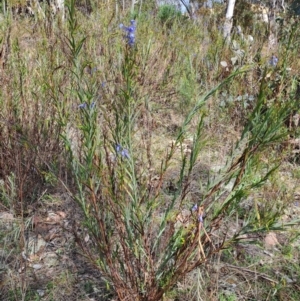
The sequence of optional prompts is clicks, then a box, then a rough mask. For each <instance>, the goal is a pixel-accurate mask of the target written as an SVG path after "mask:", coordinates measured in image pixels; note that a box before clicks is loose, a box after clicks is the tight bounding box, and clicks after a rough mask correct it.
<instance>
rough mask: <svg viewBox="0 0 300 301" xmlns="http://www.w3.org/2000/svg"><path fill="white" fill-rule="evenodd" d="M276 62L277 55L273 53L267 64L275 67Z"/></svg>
mask: <svg viewBox="0 0 300 301" xmlns="http://www.w3.org/2000/svg"><path fill="white" fill-rule="evenodd" d="M277 64H278V57H276V56H275V55H274V54H273V55H272V57H271V59H270V60H269V65H270V66H272V67H276V65H277Z"/></svg>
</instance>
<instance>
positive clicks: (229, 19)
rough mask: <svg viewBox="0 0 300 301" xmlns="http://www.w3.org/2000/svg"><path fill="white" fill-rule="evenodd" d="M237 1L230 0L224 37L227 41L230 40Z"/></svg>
mask: <svg viewBox="0 0 300 301" xmlns="http://www.w3.org/2000/svg"><path fill="white" fill-rule="evenodd" d="M235 1H236V0H228V4H227V11H226V16H225V22H224V29H223V36H224V38H225V39H230V33H231V28H232V24H233V12H234V6H235Z"/></svg>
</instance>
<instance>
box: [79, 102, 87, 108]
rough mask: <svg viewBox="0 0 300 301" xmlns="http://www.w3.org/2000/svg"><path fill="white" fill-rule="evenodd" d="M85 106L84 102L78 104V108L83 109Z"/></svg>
mask: <svg viewBox="0 0 300 301" xmlns="http://www.w3.org/2000/svg"><path fill="white" fill-rule="evenodd" d="M85 108H86V103H81V104H80V105H79V106H78V109H85Z"/></svg>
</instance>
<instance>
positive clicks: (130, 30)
mask: <svg viewBox="0 0 300 301" xmlns="http://www.w3.org/2000/svg"><path fill="white" fill-rule="evenodd" d="M130 24H131V25H130V26H128V27H127V26H125V25H123V24H120V25H119V27H120V29H123V30H124V31H125V32H126V35H125V38H126V40H127V44H128V45H129V46H134V44H135V31H136V22H135V20H131V21H130Z"/></svg>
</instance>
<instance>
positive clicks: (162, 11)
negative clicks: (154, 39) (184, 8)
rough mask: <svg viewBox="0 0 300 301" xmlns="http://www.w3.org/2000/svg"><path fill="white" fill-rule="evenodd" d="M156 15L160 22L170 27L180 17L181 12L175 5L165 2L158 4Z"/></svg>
mask: <svg viewBox="0 0 300 301" xmlns="http://www.w3.org/2000/svg"><path fill="white" fill-rule="evenodd" d="M157 17H158V19H159V21H160V22H161V23H162V24H164V25H165V26H166V27H168V28H170V27H171V26H172V25H173V23H174V22H175V21H176V20H178V19H179V18H180V17H181V13H180V11H178V10H177V8H176V6H175V5H170V4H165V5H161V6H159V8H158V13H157Z"/></svg>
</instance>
